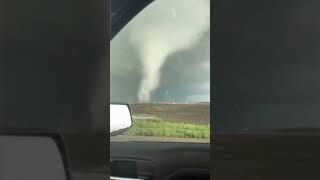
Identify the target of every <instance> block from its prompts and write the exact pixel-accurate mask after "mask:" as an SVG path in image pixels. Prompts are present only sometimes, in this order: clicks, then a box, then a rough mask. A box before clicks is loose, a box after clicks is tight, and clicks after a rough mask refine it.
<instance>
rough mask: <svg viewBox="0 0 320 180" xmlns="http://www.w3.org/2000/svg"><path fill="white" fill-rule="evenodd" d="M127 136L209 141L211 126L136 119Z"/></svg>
mask: <svg viewBox="0 0 320 180" xmlns="http://www.w3.org/2000/svg"><path fill="white" fill-rule="evenodd" d="M127 135H130V136H156V137H177V138H196V139H209V138H210V125H209V124H207V125H202V124H188V123H176V122H167V121H163V120H161V119H135V120H134V125H133V127H132V128H131V129H130V130H129V131H128V132H127Z"/></svg>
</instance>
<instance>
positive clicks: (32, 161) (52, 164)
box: [0, 134, 70, 180]
mask: <svg viewBox="0 0 320 180" xmlns="http://www.w3.org/2000/svg"><path fill="white" fill-rule="evenodd" d="M61 148H62V146H61V144H60V143H58V142H57V139H55V138H53V137H52V136H43V135H34V134H32V135H25V134H24V135H20V134H19V135H15V134H0V179H1V180H13V179H25V180H43V179H46V180H69V179H70V174H69V172H68V168H67V161H66V156H65V154H63V153H64V152H65V151H64V150H62V149H61Z"/></svg>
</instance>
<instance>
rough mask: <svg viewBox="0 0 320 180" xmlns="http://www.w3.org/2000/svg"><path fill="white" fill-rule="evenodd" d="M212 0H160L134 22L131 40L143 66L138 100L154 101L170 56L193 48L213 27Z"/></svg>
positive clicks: (132, 23)
mask: <svg viewBox="0 0 320 180" xmlns="http://www.w3.org/2000/svg"><path fill="white" fill-rule="evenodd" d="M209 3H210V1H209V0H174V1H172V0H158V1H155V2H154V3H152V4H151V5H150V6H149V7H147V8H146V9H145V10H144V11H143V12H142V14H139V15H138V16H137V18H136V19H134V21H133V22H131V24H130V25H131V30H130V42H131V43H132V45H133V46H134V47H135V48H136V50H137V52H138V54H139V57H140V62H141V64H142V68H143V70H142V79H141V82H140V86H139V92H138V99H139V102H150V101H151V99H152V92H153V91H154V90H156V89H157V88H158V87H159V85H160V79H161V74H162V67H163V65H164V64H165V63H166V61H167V60H168V56H169V55H171V54H173V53H175V52H177V51H182V50H186V49H189V48H192V45H193V44H195V43H196V42H197V41H198V40H199V39H200V37H201V35H202V33H204V32H205V31H207V30H208V29H209V28H210V4H209ZM195 60H196V59H195Z"/></svg>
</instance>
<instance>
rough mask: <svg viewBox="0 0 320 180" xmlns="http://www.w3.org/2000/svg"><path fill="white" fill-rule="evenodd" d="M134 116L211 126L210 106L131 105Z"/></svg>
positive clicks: (198, 104)
mask: <svg viewBox="0 0 320 180" xmlns="http://www.w3.org/2000/svg"><path fill="white" fill-rule="evenodd" d="M130 107H131V111H132V115H133V116H140V117H141V116H147V117H148V116H150V117H158V118H161V119H162V120H165V121H169V122H175V123H177V122H178V123H190V124H209V123H210V104H209V103H196V104H154V103H140V104H130Z"/></svg>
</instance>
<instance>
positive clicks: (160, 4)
mask: <svg viewBox="0 0 320 180" xmlns="http://www.w3.org/2000/svg"><path fill="white" fill-rule="evenodd" d="M209 2H210V1H208V0H175V1H171V0H158V1H156V2H154V3H152V4H151V5H150V6H148V7H147V8H146V9H145V10H144V11H142V13H140V14H139V15H138V16H136V17H135V18H134V19H133V20H132V21H131V22H130V23H129V24H128V25H127V27H125V28H124V29H123V30H122V31H121V32H120V33H119V34H118V35H117V36H116V37H115V38H114V39H113V40H112V42H111V70H110V72H111V101H112V102H126V103H134V102H142V101H143V102H149V101H151V102H177V103H185V102H204V101H205V102H209V101H210V25H209V23H210V21H209V20H210V19H209V18H210V17H209V14H210V6H209ZM192 10H193V11H192Z"/></svg>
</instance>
